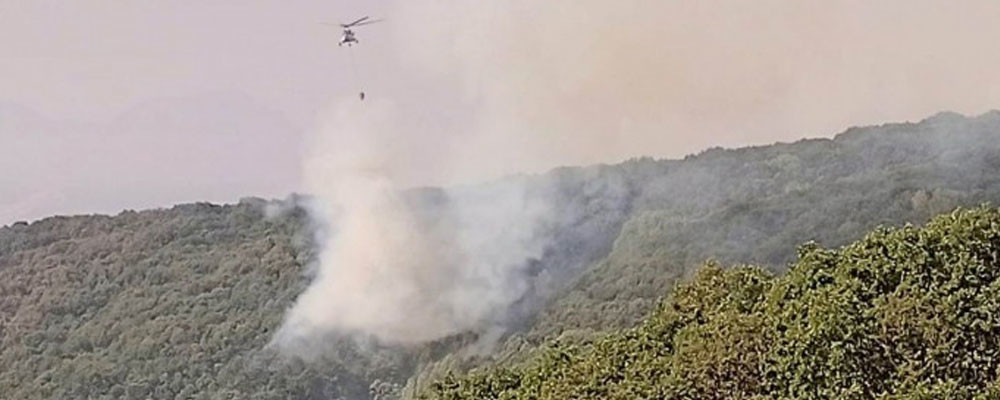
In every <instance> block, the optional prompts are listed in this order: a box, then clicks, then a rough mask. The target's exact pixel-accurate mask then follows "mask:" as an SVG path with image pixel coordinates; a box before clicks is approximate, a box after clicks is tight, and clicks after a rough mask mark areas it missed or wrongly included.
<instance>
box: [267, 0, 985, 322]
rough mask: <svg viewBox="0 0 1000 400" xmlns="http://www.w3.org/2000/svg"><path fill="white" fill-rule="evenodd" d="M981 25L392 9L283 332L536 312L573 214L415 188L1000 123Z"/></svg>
mask: <svg viewBox="0 0 1000 400" xmlns="http://www.w3.org/2000/svg"><path fill="white" fill-rule="evenodd" d="M973 3H974V4H973ZM911 5H913V6H912V7H911ZM968 6H969V7H974V8H975V9H977V10H978V11H977V12H975V13H969V12H959V11H956V10H959V9H961V8H960V7H933V2H917V4H916V5H914V3H913V2H905V3H904V2H885V3H883V2H853V3H852V2H824V3H818V2H784V1H770V0H766V1H764V2H756V1H755V2H733V3H727V4H726V5H720V4H714V3H711V4H710V3H705V2H676V1H656V0H625V1H620V2H609V1H599V0H580V1H574V2H571V3H564V2H537V1H527V0H498V1H489V2H485V1H470V0H442V1H435V2H429V1H419V0H415V1H395V2H391V3H390V6H389V7H390V9H389V10H388V12H387V13H386V14H385V15H384V16H385V17H387V18H386V20H387V22H386V23H383V24H380V25H378V29H383V30H385V31H387V32H390V33H389V34H388V35H384V36H382V37H381V38H382V39H385V41H386V42H387V44H382V45H380V44H378V41H377V40H372V41H366V42H364V43H365V45H363V46H359V47H358V48H356V49H355V53H353V54H361V55H364V56H365V57H361V58H362V59H365V60H375V59H376V58H374V57H376V56H377V57H382V58H381V59H379V60H381V61H383V62H369V63H366V64H365V65H366V66H370V71H369V68H363V70H364V71H365V72H366V76H369V77H371V76H374V75H376V74H382V75H383V78H382V79H371V80H370V81H371V82H375V83H380V84H385V86H389V84H392V85H393V86H394V88H389V87H385V86H381V87H379V90H373V92H372V93H369V98H368V99H367V100H365V101H364V102H359V101H357V99H356V98H355V97H354V96H355V94H353V93H352V94H347V96H350V100H349V101H347V102H345V103H344V104H341V105H339V106H337V107H334V110H333V111H331V112H330V113H329V115H327V116H326V119H325V120H324V122H323V123H322V124H321V129H319V130H318V132H317V134H316V138H315V141H314V143H313V144H312V147H311V148H310V155H309V156H308V157H307V161H306V164H305V172H304V174H305V180H306V185H305V189H306V190H307V191H308V192H309V193H310V194H312V195H314V196H316V199H317V203H316V207H314V208H315V209H314V210H313V214H314V215H315V216H317V217H319V219H321V220H322V221H323V224H324V225H325V226H326V227H328V228H329V232H328V234H326V235H324V236H323V237H322V238H321V239H320V248H321V251H320V255H319V263H320V265H319V268H318V272H317V276H316V277H315V279H314V281H313V283H312V285H311V286H310V287H309V288H308V290H307V291H306V292H305V293H304V294H303V295H302V296H301V298H300V299H299V300H298V303H297V304H296V306H295V308H294V309H293V310H292V311H291V312H290V314H289V316H288V319H287V323H286V326H285V330H284V331H283V332H286V333H287V332H292V333H295V334H298V335H305V336H308V335H309V334H311V333H323V332H336V331H345V332H361V333H365V334H370V335H374V336H377V337H379V338H382V339H384V340H388V341H397V342H419V341H425V340H432V339H435V338H439V337H442V336H444V335H448V334H450V333H455V332H459V331H462V330H465V329H470V328H475V327H479V326H483V325H484V324H490V323H493V322H495V321H494V319H495V318H496V316H495V315H496V314H498V313H502V311H503V310H504V309H505V307H507V306H509V305H510V304H511V303H513V302H515V301H517V300H518V299H519V298H520V297H521V296H522V294H524V291H525V290H526V288H527V286H529V284H530V282H529V281H528V280H527V279H526V278H525V277H524V275H525V274H524V271H523V268H525V267H524V266H525V264H526V262H528V261H529V260H530V259H532V258H534V257H538V256H539V255H540V254H541V253H542V251H543V249H545V246H546V245H547V244H548V243H546V242H545V240H540V239H539V238H540V235H539V232H541V231H544V230H545V229H546V228H547V227H548V224H550V222H551V218H552V214H553V213H552V210H553V209H557V208H558V207H560V206H562V205H560V204H550V203H548V202H547V201H546V200H545V198H546V197H545V196H544V195H539V194H538V193H534V192H532V190H533V189H531V187H530V186H529V185H526V184H525V183H524V181H523V180H518V179H509V180H505V181H503V182H502V183H498V184H496V185H485V186H482V187H477V188H467V189H461V190H450V191H448V192H447V193H445V194H443V195H442V196H443V197H444V200H441V201H442V202H443V203H444V204H445V205H443V206H441V208H440V209H435V207H430V208H429V209H430V210H434V211H433V212H428V208H426V207H425V206H426V205H414V204H413V199H412V198H410V197H408V196H409V195H405V196H404V195H402V194H401V189H403V186H404V185H409V184H412V183H413V182H434V183H441V182H443V183H451V182H470V181H477V180H479V179H481V178H483V177H496V176H502V175H503V174H507V173H511V172H514V171H539V170H543V169H545V168H548V167H552V166H554V165H555V164H584V163H592V162H598V161H613V160H620V159H625V158H628V157H632V156H636V155H654V156H655V155H657V154H665V153H671V154H677V152H688V151H696V150H699V149H702V148H706V147H709V146H713V145H718V144H720V143H725V144H728V145H736V144H746V143H753V142H755V141H759V140H760V139H754V138H755V137H756V138H759V137H767V138H770V139H769V140H768V141H770V140H774V139H775V138H785V139H792V138H798V137H801V136H802V135H812V134H816V133H831V132H828V131H826V129H832V128H831V127H836V128H840V127H843V126H848V125H850V124H852V123H859V122H867V121H883V120H898V119H905V117H906V116H923V115H927V114H930V113H932V112H935V111H938V110H940V109H948V108H950V109H959V110H971V109H974V108H976V107H981V106H982V105H983V104H994V103H995V102H996V100H997V99H998V97H997V93H998V92H996V91H995V90H991V89H990V88H991V86H990V85H988V84H984V82H993V81H994V80H995V79H994V76H995V73H994V71H995V69H996V68H993V67H992V66H995V65H997V62H996V60H993V58H991V59H990V61H989V62H978V61H975V60H978V59H979V58H980V56H981V55H982V54H983V52H982V49H980V48H979V43H981V41H977V40H974V39H977V38H979V37H980V36H981V35H982V33H981V28H984V27H987V26H993V25H995V24H993V22H992V20H990V19H989V18H988V17H983V16H987V15H993V14H995V13H996V12H997V11H1000V7H997V6H996V3H995V2H985V1H981V2H970V4H969V5H968ZM938 8H940V10H938ZM970 9H972V8H970ZM991 24H993V25H991ZM374 27H375V26H373V29H372V30H369V31H367V32H372V33H374V32H376V30H375V28H374ZM386 36H388V37H386ZM946 38H952V39H953V40H948V39H946ZM379 46H382V47H381V49H382V50H383V51H382V52H381V53H374V52H373V53H364V52H365V51H366V50H365V49H369V48H378V47H379ZM387 54H391V55H387ZM927 54H936V55H938V57H936V58H935V59H934V60H941V61H940V62H938V61H934V62H930V61H933V60H930V59H929V58H927V57H925V55H927ZM994 58H995V57H994ZM929 62H930V63H929ZM390 66H391V67H392V68H396V69H397V70H394V71H389V68H390ZM390 72H391V73H392V74H393V76H392V77H387V76H385V75H388V74H389V73H390ZM932 78H933V79H932ZM956 79H958V80H957V81H956ZM368 82H369V81H366V82H365V83H368ZM412 82H419V83H412ZM428 88H430V89H428ZM425 89H426V90H425ZM415 92H416V93H419V95H417V96H415V95H414V94H413V93H415ZM427 92H429V93H427ZM443 92H444V93H447V95H446V96H442V93H443ZM425 93H426V96H425ZM387 98H389V99H392V98H399V99H407V100H408V101H425V102H426V104H421V106H420V107H407V104H402V103H400V104H395V105H393V104H392V103H391V101H389V100H385V99H387ZM416 99H419V100H416ZM434 106H439V107H440V109H439V110H436V113H435V111H434V110H433V109H434ZM414 110H416V111H414ZM769 132H782V133H769ZM611 208H616V207H611Z"/></svg>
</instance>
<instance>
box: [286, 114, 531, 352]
mask: <svg viewBox="0 0 1000 400" xmlns="http://www.w3.org/2000/svg"><path fill="white" fill-rule="evenodd" d="M391 115H392V106H391V105H390V104H389V103H388V102H385V101H379V100H376V101H373V102H370V103H367V102H366V104H364V105H360V104H358V103H357V102H356V101H346V102H344V103H342V104H340V105H338V106H337V107H335V108H334V109H333V110H332V111H331V112H330V115H329V116H328V117H327V119H326V120H325V121H324V122H323V124H322V126H321V128H320V130H319V131H318V132H317V134H316V135H315V137H314V141H313V143H312V144H311V146H310V149H309V153H310V154H309V155H308V156H307V165H306V168H305V171H304V172H305V180H306V186H307V189H308V190H309V191H310V194H312V195H313V196H314V198H313V200H312V202H311V205H310V208H311V210H310V212H311V213H312V214H313V215H314V216H317V217H319V218H320V219H321V220H322V221H321V223H322V224H323V225H324V226H325V228H326V229H323V230H321V231H322V232H323V234H322V235H321V237H319V238H318V245H319V247H320V253H319V266H318V270H317V271H316V276H315V277H314V278H313V281H312V283H311V285H310V286H309V287H308V289H307V290H306V292H305V293H303V294H302V296H301V297H300V298H299V299H298V301H297V303H296V305H295V307H294V308H293V309H292V310H291V311H290V314H289V315H288V317H287V320H286V324H285V328H284V330H283V332H282V334H283V335H293V336H300V337H309V336H319V335H323V334H326V333H331V332H337V333H360V334H364V335H371V336H374V337H377V338H379V339H382V340H383V341H386V342H395V343H414V342H422V341H428V340H433V339H437V338H441V337H443V336H446V335H449V334H454V333H458V332H461V331H465V330H468V329H474V328H477V327H482V326H486V325H490V324H495V323H499V321H496V319H497V318H500V317H502V315H503V311H504V309H505V308H506V307H508V306H509V305H510V304H512V303H513V302H514V301H516V300H518V299H519V298H520V297H521V296H522V295H523V294H524V292H525V290H526V289H527V283H526V282H525V281H524V279H522V278H521V277H520V272H521V269H523V268H524V267H523V266H524V265H525V261H526V260H527V259H529V258H532V257H538V256H539V255H540V254H541V251H542V249H543V247H544V245H545V241H544V240H541V236H540V230H541V228H542V224H543V222H544V221H546V218H547V217H546V216H547V215H550V210H549V208H548V207H549V206H550V205H549V204H548V203H547V202H546V201H543V200H542V198H541V197H539V196H532V195H530V194H529V193H528V187H527V186H526V185H524V181H523V180H519V179H508V180H505V181H503V182H498V183H495V184H492V185H489V186H484V187H477V188H464V189H463V188H459V189H454V190H450V191H447V192H443V193H438V194H437V195H436V196H424V197H426V198H422V197H421V193H420V192H409V193H404V192H402V191H401V190H400V188H399V187H398V186H397V185H396V182H395V178H396V176H397V174H398V173H399V171H400V170H399V168H403V167H404V166H402V165H399V164H398V158H396V157H394V154H392V152H391V151H387V149H391V146H389V145H388V144H387V143H386V141H391V140H392V136H393V135H392V134H393V132H395V131H394V130H393V128H392V127H388V126H386V125H385V121H391ZM434 193H437V192H434ZM432 194H433V193H432Z"/></svg>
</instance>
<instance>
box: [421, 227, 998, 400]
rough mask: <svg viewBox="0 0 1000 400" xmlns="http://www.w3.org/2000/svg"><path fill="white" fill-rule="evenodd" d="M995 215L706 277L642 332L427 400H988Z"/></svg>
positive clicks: (545, 355) (562, 350)
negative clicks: (778, 273) (786, 263)
mask: <svg viewBox="0 0 1000 400" xmlns="http://www.w3.org/2000/svg"><path fill="white" fill-rule="evenodd" d="M998 313H1000V211H998V210H996V209H986V208H980V209H975V210H970V211H961V212H955V213H953V214H951V215H944V216H942V217H940V218H937V219H935V220H934V221H933V222H931V223H930V224H928V225H927V226H926V227H923V228H913V227H906V228H902V229H895V230H886V229H883V230H877V231H875V232H873V233H871V234H869V235H868V236H866V237H865V238H864V239H862V240H860V241H858V242H855V243H853V244H851V245H848V246H846V247H844V248H842V249H838V250H827V249H822V248H819V247H818V246H816V245H815V244H809V245H806V246H803V247H802V248H801V250H800V255H799V261H798V262H796V263H795V264H794V265H793V266H792V267H791V269H790V270H789V271H788V273H787V274H786V275H784V276H782V277H779V278H775V277H774V276H773V275H771V274H769V273H767V272H765V271H764V270H762V269H760V268H756V267H738V268H735V269H730V270H723V269H721V268H719V267H718V266H715V265H709V266H706V267H703V268H702V269H700V270H699V271H698V273H697V274H696V276H695V277H694V279H693V281H692V282H689V283H685V284H683V285H681V286H679V287H678V288H677V289H676V290H675V291H674V292H673V294H672V295H671V296H670V297H669V298H668V299H667V300H666V301H665V302H663V303H662V304H661V305H660V306H659V307H658V308H657V310H656V311H655V312H654V313H652V314H651V315H650V316H649V317H648V318H647V319H646V320H645V321H644V322H643V323H642V324H641V325H640V326H639V327H637V328H634V329H628V330H622V331H618V332H615V333H612V334H609V335H607V336H605V337H603V338H601V339H599V340H597V341H595V342H594V343H591V344H586V345H582V346H572V345H569V346H567V345H561V344H559V343H558V342H554V343H552V344H550V345H549V346H548V347H547V348H545V349H544V350H543V351H539V352H538V353H537V354H536V355H535V356H534V357H533V358H532V359H531V360H529V361H528V362H526V363H524V364H521V365H518V366H516V367H512V368H499V369H493V370H485V371H481V372H476V373H474V374H472V375H470V376H467V377H462V378H455V377H448V378H446V379H444V380H443V381H442V382H439V383H436V384H435V385H433V387H432V390H431V392H430V393H429V394H428V395H427V398H429V399H449V400H459V399H475V400H487V399H528V398H530V399H569V398H571V399H750V398H752V399H761V400H764V399H830V398H849V399H876V398H879V399H930V398H963V399H973V398H974V399H993V398H997V396H1000V323H998V322H997V320H996V316H997V315H998Z"/></svg>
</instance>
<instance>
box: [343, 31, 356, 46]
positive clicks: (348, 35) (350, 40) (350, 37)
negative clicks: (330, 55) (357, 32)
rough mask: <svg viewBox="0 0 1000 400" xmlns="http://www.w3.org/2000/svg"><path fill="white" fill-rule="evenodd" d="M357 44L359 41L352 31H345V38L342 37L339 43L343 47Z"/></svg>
mask: <svg viewBox="0 0 1000 400" xmlns="http://www.w3.org/2000/svg"><path fill="white" fill-rule="evenodd" d="M357 42H358V39H356V38H355V37H354V32H353V31H351V30H350V29H344V36H341V37H340V43H339V45H340V46H343V45H345V44H346V45H348V46H350V45H352V44H354V43H357Z"/></svg>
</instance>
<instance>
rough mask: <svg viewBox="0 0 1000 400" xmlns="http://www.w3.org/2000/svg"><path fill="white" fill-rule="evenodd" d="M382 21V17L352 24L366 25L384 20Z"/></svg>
mask: <svg viewBox="0 0 1000 400" xmlns="http://www.w3.org/2000/svg"><path fill="white" fill-rule="evenodd" d="M382 21H383V20H381V19H375V20H371V21H365V22H362V23H358V24H354V25H351V26H365V25H371V24H374V23H376V22H382Z"/></svg>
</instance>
